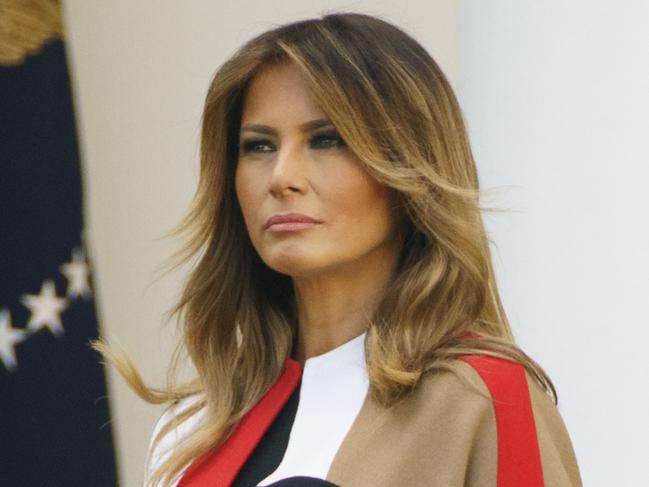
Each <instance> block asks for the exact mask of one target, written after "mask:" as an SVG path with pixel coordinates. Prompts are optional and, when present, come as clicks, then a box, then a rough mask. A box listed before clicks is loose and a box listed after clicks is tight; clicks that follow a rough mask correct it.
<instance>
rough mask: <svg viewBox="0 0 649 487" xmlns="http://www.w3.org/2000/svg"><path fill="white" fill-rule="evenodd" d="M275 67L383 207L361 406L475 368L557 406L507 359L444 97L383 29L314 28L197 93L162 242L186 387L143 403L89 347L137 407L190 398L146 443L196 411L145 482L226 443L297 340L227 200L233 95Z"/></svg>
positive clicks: (503, 324) (468, 155)
mask: <svg viewBox="0 0 649 487" xmlns="http://www.w3.org/2000/svg"><path fill="white" fill-rule="evenodd" d="M283 61H284V62H285V61H289V62H293V63H295V64H296V65H297V66H298V67H299V68H300V69H301V70H302V72H303V74H304V75H305V77H306V79H307V80H308V82H309V83H310V85H311V88H312V91H313V94H314V96H315V98H316V100H317V102H318V103H319V106H320V108H321V109H322V110H323V112H324V113H325V114H326V115H327V116H328V117H329V119H330V120H331V122H332V123H333V125H334V126H335V127H336V128H337V130H338V131H339V133H340V135H341V136H342V138H343V139H344V140H345V142H346V144H347V145H348V146H349V148H350V149H351V150H352V151H353V152H354V153H355V154H356V155H357V156H358V158H359V159H360V160H361V161H362V163H363V164H364V166H365V168H366V169H367V171H369V173H370V174H371V175H373V176H374V177H375V178H376V179H377V180H378V181H380V182H381V183H383V184H385V185H386V186H388V187H390V188H392V190H394V193H395V194H396V195H397V198H396V200H397V210H398V214H399V215H400V219H399V221H400V226H401V229H400V230H401V231H400V234H401V238H402V252H401V256H400V262H399V266H398V269H397V273H396V276H395V279H394V281H393V283H392V285H391V286H389V288H388V290H387V292H386V294H385V295H384V297H383V299H382V301H381V302H380V303H379V305H378V307H377V308H376V310H375V312H374V315H373V316H372V317H371V320H370V323H369V328H368V332H367V337H366V342H365V347H366V357H367V370H368V376H369V381H370V393H371V394H372V395H373V397H374V398H375V399H376V400H377V401H378V402H379V403H381V404H383V405H384V406H386V407H389V406H391V405H394V404H395V403H396V402H397V401H398V400H399V399H400V398H401V397H403V396H404V393H405V392H407V391H409V390H411V389H412V388H414V387H416V386H417V384H418V383H419V381H420V379H421V378H422V376H423V375H424V374H426V373H427V372H430V371H432V370H435V369H441V368H446V367H448V365H449V363H450V361H451V360H452V358H453V357H456V356H458V355H463V354H470V353H479V354H487V355H493V356H499V357H504V358H507V359H509V360H514V361H516V362H519V363H521V364H523V365H524V366H525V368H526V369H527V370H528V371H529V372H530V373H531V374H532V376H533V377H534V378H536V380H538V382H539V383H540V384H541V385H542V386H543V387H544V388H545V390H546V391H547V392H548V393H550V394H552V396H553V397H554V399H555V401H556V393H555V391H554V387H553V386H552V383H551V381H550V380H549V378H548V377H547V375H546V374H545V373H544V372H543V370H542V369H541V368H540V366H539V365H538V364H536V363H535V362H534V361H533V360H532V359H530V358H529V357H528V356H527V355H525V354H524V353H523V352H522V351H521V350H520V349H519V348H518V347H517V346H516V345H515V344H514V339H513V336H512V333H511V330H510V327H509V324H508V321H507V318H506V316H505V312H504V309H503V306H502V303H501V301H500V298H499V294H498V289H497V286H496V279H495V276H494V271H493V268H492V260H491V255H490V249H489V241H488V237H487V235H486V232H485V228H484V224H483V221H482V216H481V212H482V209H481V208H480V204H479V197H480V191H479V186H478V176H477V171H476V166H475V162H474V159H473V155H472V152H471V148H470V145H469V140H468V135H467V130H466V127H465V124H464V121H463V116H462V112H461V109H460V106H459V104H458V102H457V100H456V97H455V95H454V93H453V91H452V89H451V86H450V84H449V82H448V81H447V79H446V77H445V76H444V74H443V72H442V71H441V70H440V68H439V67H438V65H437V64H436V62H435V61H434V60H433V59H432V58H431V56H430V55H429V54H428V53H427V52H426V50H425V49H424V48H423V47H422V46H421V45H420V44H419V43H418V42H417V41H415V40H414V39H413V38H411V37H410V36H409V35H407V34H406V33H404V32H403V31H402V30H400V29H398V28H397V27H395V26H394V25H391V24H390V23H388V22H385V21H383V20H381V19H378V18H376V17H372V16H368V15H363V14H358V13H338V14H329V15H325V16H324V17H322V18H317V19H309V20H303V21H298V22H293V23H290V24H286V25H283V26H280V27H278V28H275V29H273V30H270V31H268V32H265V33H263V34H261V35H259V36H257V37H255V38H254V39H252V40H250V41H249V42H247V43H246V44H245V45H244V46H243V47H241V48H240V49H239V50H238V51H237V52H236V53H235V54H234V55H233V56H232V57H231V58H230V59H229V60H228V61H227V62H225V63H224V64H223V65H222V66H221V67H220V69H219V70H218V71H217V72H216V74H215V76H214V78H213V80H212V82H211V85H210V87H209V91H208V93H207V97H206V100H205V107H204V111H203V118H202V134H201V145H200V154H201V165H200V180H199V183H198V188H197V191H196V194H195V196H194V200H193V203H192V206H191V208H190V210H189V212H188V213H187V215H186V217H185V218H184V220H183V221H182V222H181V223H180V225H179V226H178V227H177V229H176V230H175V232H174V234H175V235H181V236H184V237H185V238H186V245H185V246H184V248H183V249H181V251H179V252H178V253H177V254H176V255H175V256H174V257H173V261H174V262H175V263H177V264H180V263H183V262H187V261H190V260H191V259H196V263H195V265H194V266H193V269H192V271H191V273H190V275H189V278H188V280H187V282H186V285H185V287H184V290H183V293H182V296H181V299H180V301H179V302H178V303H177V304H176V305H175V307H174V308H173V309H172V312H173V314H176V315H177V317H178V320H179V323H180V324H181V327H182V335H183V337H184V343H183V344H181V346H184V347H185V349H186V351H187V352H188V354H189V357H190V358H191V360H192V362H193V364H194V366H195V367H196V370H197V372H198V378H197V379H196V380H195V381H193V382H191V383H189V384H184V385H181V386H175V385H174V386H170V387H168V388H167V389H164V390H162V389H152V388H149V387H147V386H146V385H145V384H144V382H143V381H142V379H141V377H140V376H139V375H138V373H137V371H136V370H135V368H134V367H133V365H132V363H131V362H130V361H129V360H127V359H125V358H124V357H120V356H118V355H116V354H114V353H113V352H112V351H111V349H110V347H107V346H105V345H101V344H99V345H98V348H99V349H100V350H101V351H102V352H103V353H104V354H105V355H106V356H107V357H108V358H109V359H110V360H112V362H113V363H114V365H115V366H116V367H117V368H118V370H119V371H120V372H121V373H122V375H124V377H125V378H126V379H127V380H128V381H129V383H130V384H131V386H132V387H133V388H134V389H135V391H136V392H138V394H140V396H141V397H143V398H144V399H145V400H147V401H149V402H154V403H161V402H173V401H177V400H179V399H182V398H184V397H187V396H190V395H193V394H198V395H199V397H200V400H198V401H197V402H195V403H194V405H193V406H192V407H190V408H189V409H187V410H185V412H184V413H182V414H180V415H179V416H178V417H177V418H176V419H175V420H174V421H172V422H171V423H170V424H168V425H167V426H166V427H165V428H163V429H162V431H161V432H160V434H159V435H158V437H157V439H158V440H159V439H160V438H161V437H162V436H163V435H164V434H166V433H167V432H168V431H169V430H170V429H171V428H173V427H175V426H176V425H177V424H179V423H180V422H182V421H184V420H185V419H186V418H188V417H189V416H191V415H192V414H194V413H195V412H196V411H198V410H199V409H202V410H204V412H205V413H206V414H204V415H203V419H202V422H201V426H200V427H199V428H196V429H195V431H193V432H192V433H191V434H190V435H189V436H188V437H187V438H186V440H185V441H183V442H182V443H181V444H179V445H178V446H177V448H176V449H175V450H174V451H173V455H171V456H170V457H169V458H168V459H167V460H166V461H165V462H164V463H163V464H162V465H161V466H160V468H159V469H157V471H156V472H154V474H153V477H152V482H153V483H157V482H159V481H162V482H166V483H168V482H170V481H171V480H172V479H174V478H176V477H177V476H178V475H179V473H180V472H181V471H182V469H183V468H184V467H186V466H187V465H188V464H189V463H191V462H192V461H193V460H195V459H197V458H199V457H201V456H202V455H203V454H206V453H207V452H209V451H210V450H212V449H214V448H216V447H218V446H219V445H220V444H221V443H222V442H223V441H225V439H227V437H228V435H229V434H230V433H231V432H232V430H233V429H234V427H235V426H236V425H237V422H238V421H239V420H240V419H241V418H242V417H243V416H244V415H245V414H246V413H247V412H248V411H249V410H250V409H251V408H252V406H254V404H255V403H256V402H257V401H258V400H259V399H260V397H261V396H262V395H263V394H264V393H265V392H266V391H267V390H268V389H269V388H270V387H271V385H272V384H273V383H274V382H275V381H276V379H277V378H278V376H279V375H280V374H281V372H282V369H283V366H284V363H285V361H286V359H287V358H288V357H289V356H290V353H291V349H292V346H293V343H294V340H295V337H296V330H297V323H296V307H295V296H294V291H293V287H292V281H291V278H290V276H286V275H282V274H279V273H277V272H275V271H273V270H272V269H270V268H269V267H267V266H266V265H265V264H264V263H263V262H262V261H261V259H260V258H259V256H258V255H257V254H256V252H255V251H254V249H253V247H252V244H251V243H250V240H249V238H248V235H247V232H246V229H245V226H244V223H243V218H242V215H241V210H240V208H239V205H238V202H237V198H236V195H235V191H234V170H235V166H236V161H237V150H238V148H237V146H238V143H237V142H238V131H239V123H240V118H241V110H242V101H243V97H244V95H245V90H246V86H247V84H248V83H249V81H250V80H251V78H252V77H253V76H254V75H255V73H256V72H257V71H258V70H259V69H260V68H261V67H262V66H267V65H269V64H272V63H277V62H283ZM466 332H474V334H472V335H469V337H467V335H466ZM463 335H464V337H463V338H462V336H463ZM172 366H173V367H175V362H174V363H173V364H172Z"/></svg>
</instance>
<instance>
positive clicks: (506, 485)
mask: <svg viewBox="0 0 649 487" xmlns="http://www.w3.org/2000/svg"><path fill="white" fill-rule="evenodd" d="M458 358H459V359H460V360H463V361H464V362H466V363H468V364H469V365H471V366H472V367H473V368H474V369H475V370H476V371H477V372H478V374H479V375H480V377H481V378H482V380H483V381H484V382H485V384H486V385H487V388H488V389H489V392H490V393H491V397H492V399H493V405H494V411H495V414H496V429H497V433H498V484H497V485H498V487H521V486H525V487H543V486H544V482H543V468H542V465H541V452H540V450H539V442H538V438H537V435H536V423H535V422H534V412H533V410H532V402H531V399H530V391H529V389H528V385H527V377H526V376H525V369H524V367H523V366H522V365H521V364H518V363H514V362H511V361H509V360H505V359H501V358H496V357H489V356H486V355H464V356H462V357H458Z"/></svg>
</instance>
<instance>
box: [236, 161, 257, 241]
mask: <svg viewBox="0 0 649 487" xmlns="http://www.w3.org/2000/svg"><path fill="white" fill-rule="evenodd" d="M250 176H251V174H250V173H249V172H248V171H246V170H245V169H242V168H241V167H240V166H238V167H237V170H236V172H235V177H234V188H235V192H236V195H237V201H238V202H239V207H240V208H241V213H242V214H243V218H244V220H245V223H246V225H247V226H248V228H250V226H251V225H252V224H253V215H254V213H255V208H256V206H257V204H258V202H257V201H256V199H257V198H258V197H259V193H258V188H257V184H256V180H255V179H254V178H251V177H250Z"/></svg>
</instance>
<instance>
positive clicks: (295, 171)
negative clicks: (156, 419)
mask: <svg viewBox="0 0 649 487" xmlns="http://www.w3.org/2000/svg"><path fill="white" fill-rule="evenodd" d="M307 169H308V161H307V158H306V155H305V154H304V153H303V152H302V151H301V150H300V147H299V145H298V144H294V145H289V144H283V145H282V147H280V148H279V149H278V151H277V157H276V158H275V165H274V166H273V170H272V173H271V176H270V188H269V189H270V192H271V194H272V195H273V196H276V197H281V196H286V195H289V194H292V193H296V192H297V193H303V192H304V191H306V189H307V186H308V177H307Z"/></svg>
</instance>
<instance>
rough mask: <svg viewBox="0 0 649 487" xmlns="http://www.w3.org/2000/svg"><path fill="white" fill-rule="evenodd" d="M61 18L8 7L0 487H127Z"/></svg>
mask: <svg viewBox="0 0 649 487" xmlns="http://www.w3.org/2000/svg"><path fill="white" fill-rule="evenodd" d="M91 270H92V267H91V265H90V258H89V255H88V249H87V247H86V245H85V239H84V226H83V214H82V191H81V169H80V161H79V152H78V148H77V136H76V128H75V117H74V110H73V104H72V97H71V87H70V79H69V74H68V70H67V65H66V53H65V46H64V42H63V27H62V17H61V7H60V5H59V3H58V2H54V1H50V0H40V1H34V0H32V1H21V0H0V485H1V486H12V487H13V486H27V487H32V486H33V487H37V486H48V487H57V486H93V487H97V486H110V487H113V486H115V485H117V475H116V468H115V458H114V451H113V440H112V433H111V423H110V416H109V404H108V399H107V395H106V379H105V374H104V370H103V367H102V365H101V364H100V362H99V357H98V354H97V353H96V352H94V351H93V350H92V349H91V348H90V347H89V341H90V340H91V339H95V338H97V336H98V325H97V319H96V313H95V293H94V291H93V282H92V272H91Z"/></svg>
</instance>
